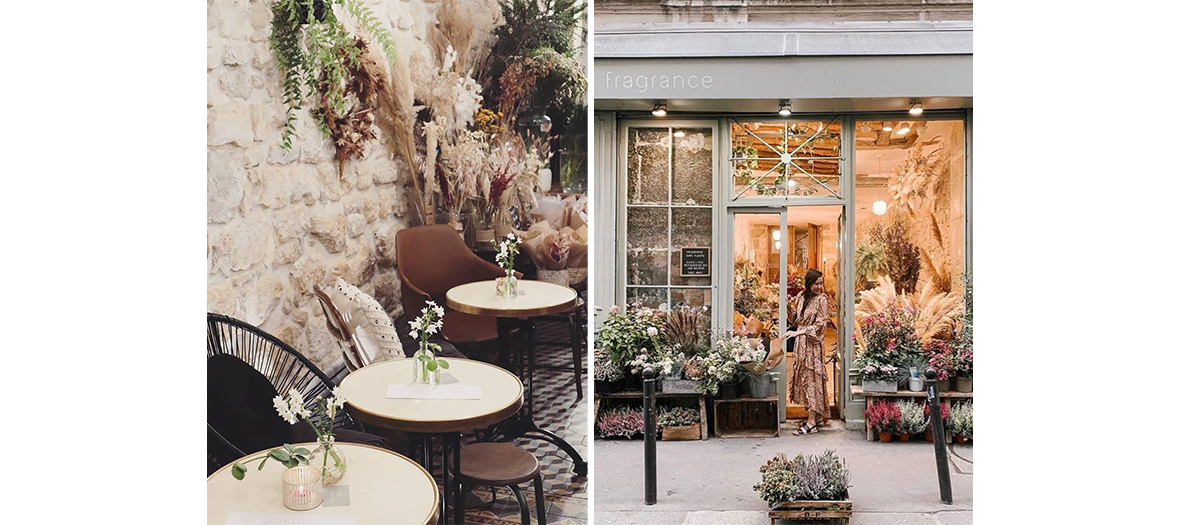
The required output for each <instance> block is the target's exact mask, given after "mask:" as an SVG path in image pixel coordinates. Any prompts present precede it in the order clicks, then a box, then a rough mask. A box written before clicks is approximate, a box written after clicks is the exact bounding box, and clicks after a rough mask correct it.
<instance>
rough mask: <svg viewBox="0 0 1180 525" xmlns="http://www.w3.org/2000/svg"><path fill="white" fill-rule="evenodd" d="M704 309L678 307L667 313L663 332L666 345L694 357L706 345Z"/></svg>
mask: <svg viewBox="0 0 1180 525" xmlns="http://www.w3.org/2000/svg"><path fill="white" fill-rule="evenodd" d="M707 311H708V309H707V308H706V307H695V306H679V307H676V308H673V309H672V311H671V312H669V313H668V320H667V325H666V327H665V332H666V334H667V337H668V343H670V344H671V345H673V346H676V347H678V348H680V349H681V350H682V351H684V352H685V353H686V354H688V355H689V356H693V355H696V354H697V353H698V352H700V351H702V350H703V349H704V348H705V347H707V345H708V333H709V328H708V321H707V320H706V318H705V313H706V312H707Z"/></svg>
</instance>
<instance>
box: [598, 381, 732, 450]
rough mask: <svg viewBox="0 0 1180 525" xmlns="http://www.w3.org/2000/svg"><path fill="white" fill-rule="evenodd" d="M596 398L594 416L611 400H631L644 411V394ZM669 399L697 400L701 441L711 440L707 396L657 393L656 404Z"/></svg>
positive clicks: (606, 395) (633, 393)
mask: <svg viewBox="0 0 1180 525" xmlns="http://www.w3.org/2000/svg"><path fill="white" fill-rule="evenodd" d="M594 397H595V399H594V414H596V415H597V414H598V409H599V407H600V406H601V405H602V402H603V401H607V402H609V401H611V400H616V401H622V400H630V402H632V403H634V402H635V401H638V402H639V403H640V404H641V408H640V409H641V410H642V403H643V393H642V392H616V393H613V394H595V395H594ZM667 399H695V400H696V405H697V409H698V410H700V411H701V425H700V427H701V428H700V439H701V441H705V440H707V439H709V426H708V425H707V424H706V421H707V418H706V413H707V412H706V410H705V395H704V394H700V393H696V392H693V393H684V394H680V393H670V392H656V403H657V404H658V403H659V401H660V400H667ZM595 421H597V420H595Z"/></svg>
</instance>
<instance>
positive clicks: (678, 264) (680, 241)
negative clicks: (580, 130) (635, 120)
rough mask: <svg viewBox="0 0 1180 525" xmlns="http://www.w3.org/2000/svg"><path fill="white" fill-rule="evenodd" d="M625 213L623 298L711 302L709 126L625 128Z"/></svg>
mask: <svg viewBox="0 0 1180 525" xmlns="http://www.w3.org/2000/svg"><path fill="white" fill-rule="evenodd" d="M626 213H627V219H626V227H627V268H626V273H627V278H626V279H627V280H626V283H627V284H626V302H627V304H633V303H639V304H640V305H643V306H650V307H653V308H655V307H658V306H660V305H661V304H666V305H668V306H671V307H675V306H678V305H690V306H706V305H711V303H712V284H713V275H712V274H713V273H715V272H714V271H713V269H711V263H710V264H708V265H706V266H708V267H710V268H707V269H708V270H709V271H707V272H705V271H703V270H702V268H701V265H700V264H688V265H685V264H682V256H683V255H684V254H685V253H688V254H689V257H690V258H693V259H694V260H695V261H697V262H698V263H699V261H700V257H701V256H702V254H709V259H710V260H711V255H712V249H713V129H712V128H667V127H665V128H630V129H629V131H628V134H627V210H626ZM703 273H707V274H708V275H701V274H703Z"/></svg>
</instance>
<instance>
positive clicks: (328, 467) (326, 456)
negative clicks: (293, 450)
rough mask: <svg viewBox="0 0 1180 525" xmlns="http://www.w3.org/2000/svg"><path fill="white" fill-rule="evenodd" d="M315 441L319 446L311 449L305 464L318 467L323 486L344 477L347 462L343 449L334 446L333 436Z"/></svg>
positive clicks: (346, 470) (333, 483) (337, 481)
mask: <svg viewBox="0 0 1180 525" xmlns="http://www.w3.org/2000/svg"><path fill="white" fill-rule="evenodd" d="M317 441H318V442H319V446H318V447H316V449H315V450H314V451H312V453H311V457H309V458H308V460H307V464H308V466H311V467H315V468H318V469H320V472H321V473H322V475H323V480H324V486H325V487H326V486H328V485H335V484H336V483H339V482H340V480H342V479H344V474H345V473H346V472H348V462H347V461H346V460H345V459H344V451H343V450H341V449H340V447H337V446H336V440H335V438H332V437H328V438H326V439H324V438H321V439H319V440H317Z"/></svg>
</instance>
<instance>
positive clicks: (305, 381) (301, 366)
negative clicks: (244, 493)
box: [206, 313, 383, 468]
mask: <svg viewBox="0 0 1180 525" xmlns="http://www.w3.org/2000/svg"><path fill="white" fill-rule="evenodd" d="M207 323H208V326H207V332H206V334H207V337H208V346H207V351H208V355H207V356H206V357H207V359H210V360H212V359H213V358H215V357H218V356H232V357H234V358H236V359H237V360H240V361H241V362H242V363H245V364H247V365H249V366H250V367H252V368H253V370H255V371H257V372H258V373H259V374H261V375H262V376H264V377H265V378H266V380H267V381H269V382H270V385H269V386H270V387H273V389H274V390H273V392H272V391H271V390H270V388H269V387H268V386H266V385H256V384H255V385H238V384H236V383H235V384H234V386H235V387H237V386H242V387H243V388H250V389H252V390H250V391H249V392H243V393H242V395H247V396H249V397H250V401H251V402H252V403H253V404H254V405H256V406H241V407H238V406H235V407H229V408H230V409H232V410H236V411H237V412H238V413H239V414H241V415H242V416H243V418H244V417H246V414H252V415H253V416H252V417H255V418H259V421H257V422H249V425H250V426H249V427H248V428H247V435H248V436H249V438H253V437H255V436H254V435H255V434H266V435H267V436H268V437H269V436H272V435H274V434H275V433H276V432H278V431H275V425H276V424H275V422H274V420H275V418H278V414H277V413H276V412H275V411H274V409H273V407H264V406H261V405H262V404H263V403H264V402H267V401H266V400H265V399H261V397H262V396H263V395H269V396H271V397H273V395H274V393H279V394H281V395H283V396H286V394H287V392H288V391H289V390H290V389H292V388H294V389H295V390H297V391H298V392H299V393H300V394H301V395H302V396H303V398H304V399H306V400H309V401H310V400H312V399H315V398H316V396H323V397H329V396H331V395H332V392H331V389H332V388H333V387H334V386H335V385H334V384H333V383H332V381H331V379H329V378H328V376H327V375H326V374H324V372H323V371H321V370H320V369H319V368H317V367H316V366H315V364H313V363H312V362H311V361H310V360H308V359H307V358H306V357H304V356H303V355H302V354H300V353H299V352H297V351H295V349H293V348H291V347H290V346H289V345H287V344H286V343H284V342H282V341H280V340H279V339H278V338H276V337H275V336H273V335H270V334H268V333H266V332H264V331H262V330H260V329H258V328H257V327H255V326H253V325H251V324H249V323H246V322H243V321H240V320H237V319H234V318H232V317H227V316H224V315H220V314H214V313H209V314H208V319H207ZM218 361H222V360H218ZM229 361H231V362H233V361H235V360H232V359H231V360H229ZM210 363H211V366H212V363H213V361H210ZM238 366H239V367H241V364H240V363H239V364H238ZM242 368H244V367H242ZM217 370H222V371H231V372H234V373H235V374H236V375H235V377H234V378H231V380H232V381H242V382H245V381H248V380H249V377H250V376H251V375H253V376H254V377H257V375H254V373H253V372H243V371H240V370H237V369H235V368H234V366H233V365H232V363H220V362H219V366H218V367H217ZM221 379H223V378H214V377H210V388H217V387H216V386H215V385H217V384H218V381H219V380H221ZM262 391H265V393H261V394H260V392H262ZM212 394H217V393H216V392H214V393H212ZM220 408H225V407H220ZM261 416H266V419H262V418H261ZM271 416H273V417H271ZM278 421H279V422H280V423H282V422H281V419H279V420H278ZM335 423H336V428H338V429H343V430H342V435H340V436H339V439H340V441H353V442H365V443H370V444H376V443H382V444H383V442H382V441H381V440H380V438H379V437H377V436H371V435H361V434H360V433H363V432H364V427H363V426H362V425H361V424H360V422H359V421H355V420H353V419H352V418H351V417H350V416H349V415H348V413H347V412H345V411H343V410H341V411H338V412H337V413H336V422H335ZM243 424H246V423H243ZM282 425H284V426H285V425H286V424H285V423H282ZM301 425H302V426H306V424H301ZM301 425H296V426H295V427H291V428H286V429H284V433H286V432H292V433H293V434H290V435H292V436H300V435H301V434H303V435H306V432H304V430H309V429H310V427H308V429H303V428H302V426H301ZM206 426H207V427H208V429H207V430H208V436H207V439H208V451H207V456H208V460H209V463H210V468H212V467H213V466H214V464H218V465H219V466H220V465H226V464H228V463H230V462H232V461H234V460H236V459H238V458H240V457H242V456H244V455H246V454H248V453H253V452H257V451H258V450H261V449H262V448H264V447H268V446H277V445H280V444H281V443H269V442H265V441H266V439H263V438H260V439H262V441H252V440H251V439H249V438H241V437H239V438H238V439H236V440H235V439H233V438H231V437H229V436H228V435H227V434H230V432H228V430H229V429H226V428H221V429H219V428H217V427H216V426H215V425H214V424H212V423H211V422H206ZM235 430H238V431H239V433H241V431H242V429H235ZM346 436H348V437H347V438H346ZM349 438H352V439H349ZM311 439H314V437H311ZM235 441H237V442H235ZM374 442H376V443H374ZM379 446H382V445H379Z"/></svg>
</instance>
